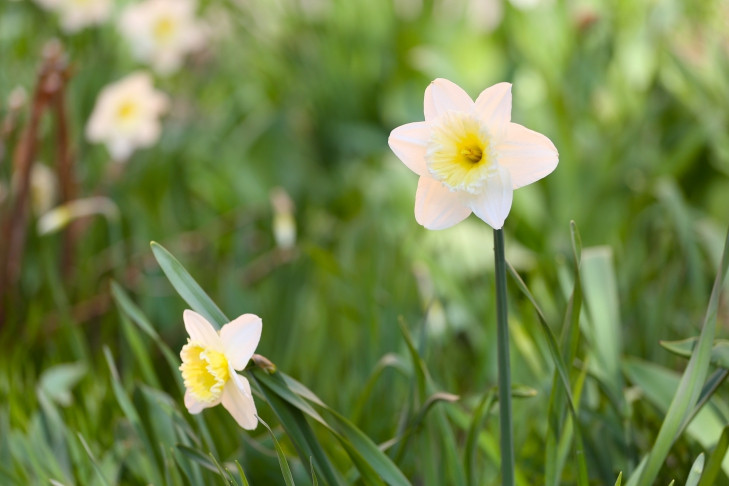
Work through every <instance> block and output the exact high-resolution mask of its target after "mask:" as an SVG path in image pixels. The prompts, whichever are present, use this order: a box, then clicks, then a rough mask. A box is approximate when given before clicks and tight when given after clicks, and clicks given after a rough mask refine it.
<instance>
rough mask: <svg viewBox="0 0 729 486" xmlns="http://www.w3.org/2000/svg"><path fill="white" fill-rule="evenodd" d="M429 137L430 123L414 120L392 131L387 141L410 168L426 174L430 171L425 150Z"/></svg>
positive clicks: (419, 173)
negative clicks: (426, 162) (426, 163)
mask: <svg viewBox="0 0 729 486" xmlns="http://www.w3.org/2000/svg"><path fill="white" fill-rule="evenodd" d="M429 138H430V127H429V126H428V124H427V123H426V122H414V123H408V124H406V125H402V126H399V127H397V128H396V129H394V130H393V131H392V133H390V138H389V139H388V140H387V143H388V144H389V145H390V148H391V149H392V151H393V152H395V155H397V158H398V159H400V160H402V162H403V164H405V165H406V166H407V167H408V169H410V170H412V171H413V172H415V173H416V174H418V175H425V174H427V173H428V167H427V166H426V165H425V152H426V151H427V149H428V139H429Z"/></svg>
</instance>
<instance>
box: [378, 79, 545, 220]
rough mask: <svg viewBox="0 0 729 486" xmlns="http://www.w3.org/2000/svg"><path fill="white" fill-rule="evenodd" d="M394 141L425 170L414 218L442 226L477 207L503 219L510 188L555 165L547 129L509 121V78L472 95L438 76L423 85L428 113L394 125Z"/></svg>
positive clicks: (411, 163) (408, 161) (413, 166)
mask: <svg viewBox="0 0 729 486" xmlns="http://www.w3.org/2000/svg"><path fill="white" fill-rule="evenodd" d="M389 144H390V147H391V148H392V150H393V152H395V154H396V155H397V156H398V157H399V158H400V160H402V162H403V163H404V164H405V165H406V166H407V167H408V168H409V169H410V170H412V171H413V172H415V173H416V174H418V175H419V176H420V180H419V182H418V190H417V192H416V195H415V219H416V220H417V222H418V223H420V224H422V225H423V226H425V227H426V228H428V229H444V228H448V227H450V226H453V225H454V224H456V223H458V222H460V221H462V220H464V219H465V218H466V217H467V216H468V215H469V214H471V212H472V211H473V212H474V213H475V214H476V216H478V217H479V218H481V219H482V220H484V221H485V222H486V223H488V224H489V225H490V226H492V227H493V228H494V229H499V228H501V227H502V226H503V224H504V220H505V219H506V216H508V214H509V211H510V209H511V202H512V194H513V190H514V189H517V188H519V187H522V186H525V185H527V184H531V183H532V182H534V181H536V180H539V179H541V178H542V177H544V176H546V175H547V174H549V173H550V172H552V171H553V170H554V169H555V167H557V161H558V153H557V149H556V148H555V147H554V144H553V143H552V142H551V141H550V140H549V139H548V138H547V137H545V136H544V135H541V134H539V133H537V132H534V131H532V130H529V129H527V128H524V127H523V126H521V125H518V124H516V123H511V84H509V83H499V84H496V85H494V86H491V87H490V88H488V89H486V90H484V91H483V92H482V93H481V94H480V95H479V97H478V99H477V100H476V102H475V103H474V102H473V100H472V99H471V98H470V97H469V96H468V95H467V94H466V92H465V91H463V90H462V89H461V88H460V87H458V86H457V85H456V84H454V83H452V82H450V81H448V80H446V79H436V80H435V81H433V82H432V83H431V84H430V85H429V86H428V88H427V89H426V90H425V121H424V122H415V123H408V124H406V125H402V126H400V127H398V128H396V129H394V130H393V131H392V133H391V135H390V139H389Z"/></svg>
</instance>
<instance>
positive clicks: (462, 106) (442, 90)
mask: <svg viewBox="0 0 729 486" xmlns="http://www.w3.org/2000/svg"><path fill="white" fill-rule="evenodd" d="M472 109H473V100H472V99H471V97H470V96H468V94H467V93H466V92H465V91H463V90H462V89H461V87H460V86H458V85H457V84H455V83H453V82H451V81H448V80H447V79H442V78H438V79H436V80H435V81H433V82H432V83H430V85H428V87H427V88H426V89H425V121H431V120H433V119H435V118H437V117H439V116H440V115H442V114H443V113H445V112H447V111H465V112H470V111H471V110H472Z"/></svg>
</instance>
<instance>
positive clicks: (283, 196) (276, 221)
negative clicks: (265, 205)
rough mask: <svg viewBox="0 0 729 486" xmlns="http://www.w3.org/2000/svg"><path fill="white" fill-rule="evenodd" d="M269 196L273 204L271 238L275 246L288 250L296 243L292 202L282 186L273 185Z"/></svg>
mask: <svg viewBox="0 0 729 486" xmlns="http://www.w3.org/2000/svg"><path fill="white" fill-rule="evenodd" d="M269 196H270V199H271V206H273V238H274V239H275V240H276V246H278V247H279V248H281V249H282V250H290V249H291V248H293V247H294V245H296V220H295V219H294V202H293V201H292V200H291V196H289V194H288V193H287V192H286V190H285V189H284V188H283V187H274V188H273V189H272V190H271V193H270V195H269Z"/></svg>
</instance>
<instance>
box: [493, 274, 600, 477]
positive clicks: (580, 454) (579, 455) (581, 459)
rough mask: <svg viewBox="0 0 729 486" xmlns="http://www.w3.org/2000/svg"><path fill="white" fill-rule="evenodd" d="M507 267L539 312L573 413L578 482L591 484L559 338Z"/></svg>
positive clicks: (519, 279)
mask: <svg viewBox="0 0 729 486" xmlns="http://www.w3.org/2000/svg"><path fill="white" fill-rule="evenodd" d="M507 268H508V270H509V272H510V273H511V275H512V277H513V278H514V280H516V283H517V286H518V287H519V289H520V290H521V291H522V292H523V293H524V295H525V296H526V297H527V299H528V300H529V301H530V302H531V304H532V306H533V307H534V309H535V310H536V312H537V318H538V321H539V323H540V324H541V328H542V331H543V333H544V336H545V338H546V340H547V347H548V349H549V354H550V356H551V358H552V361H553V362H554V365H555V367H556V369H557V372H558V375H559V377H560V380H561V381H562V386H563V387H564V390H565V396H566V397H567V404H568V406H569V411H570V414H571V415H572V419H573V424H574V427H575V431H576V432H577V433H576V435H575V439H576V442H577V444H576V451H575V457H576V460H577V468H578V476H577V480H578V482H577V484H578V485H579V486H587V485H588V484H589V480H588V474H587V463H586V462H585V454H584V446H583V444H582V432H581V430H580V422H579V420H578V418H577V412H576V408H575V402H574V400H573V398H572V392H571V388H570V380H569V375H568V374H567V368H566V366H565V364H564V362H563V361H562V355H561V354H560V352H559V347H558V346H557V340H556V339H555V337H554V334H553V333H552V329H551V328H550V327H549V324H547V319H546V317H545V316H544V313H543V312H542V309H541V307H540V306H539V304H538V303H537V301H536V299H535V298H534V296H533V295H532V293H531V292H530V291H529V288H528V287H527V286H526V284H525V283H524V281H523V280H522V279H521V277H520V276H519V274H518V273H517V272H516V270H515V269H514V267H512V266H511V264H510V263H509V262H507Z"/></svg>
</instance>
